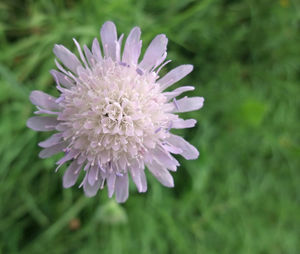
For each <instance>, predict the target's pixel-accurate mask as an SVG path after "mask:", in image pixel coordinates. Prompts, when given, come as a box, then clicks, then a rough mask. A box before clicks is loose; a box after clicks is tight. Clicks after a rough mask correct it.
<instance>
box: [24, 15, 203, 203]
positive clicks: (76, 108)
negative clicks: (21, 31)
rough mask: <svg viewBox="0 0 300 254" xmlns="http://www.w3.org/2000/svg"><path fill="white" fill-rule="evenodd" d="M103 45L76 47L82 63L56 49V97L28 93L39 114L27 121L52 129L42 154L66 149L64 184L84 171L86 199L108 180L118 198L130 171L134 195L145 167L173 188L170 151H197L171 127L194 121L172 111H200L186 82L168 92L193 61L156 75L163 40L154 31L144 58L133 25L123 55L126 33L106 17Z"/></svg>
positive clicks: (142, 188)
mask: <svg viewBox="0 0 300 254" xmlns="http://www.w3.org/2000/svg"><path fill="white" fill-rule="evenodd" d="M100 35H101V41H102V50H101V49H100V45H99V42H98V40H97V39H96V38H95V39H94V41H93V45H92V49H91V50H90V49H89V48H88V47H87V46H86V45H84V46H83V48H81V47H80V45H79V44H78V42H77V41H76V40H75V39H74V42H75V44H76V46H77V49H78V53H79V56H80V60H79V59H78V58H77V56H76V55H74V54H73V53H72V52H70V51H69V50H68V49H67V48H65V47H64V46H62V45H55V46H54V49H53V51H54V54H55V55H56V57H57V58H58V59H59V60H60V62H61V63H62V64H63V65H61V64H60V63H59V62H57V61H55V63H56V66H57V69H58V70H52V71H51V74H52V76H53V77H54V79H55V81H56V84H57V89H58V90H59V92H60V93H61V95H60V97H59V98H55V97H53V96H51V95H48V94H46V93H44V92H41V91H33V92H32V93H31V95H30V100H31V102H32V103H33V104H34V105H36V107H37V109H38V111H36V112H35V113H36V114H42V115H44V114H47V115H48V116H34V117H31V118H30V119H29V120H28V121H27V126H28V127H29V128H31V129H33V130H36V131H55V133H54V134H53V135H52V136H51V137H50V138H48V139H47V140H45V141H43V142H40V143H39V146H41V147H42V148H43V150H42V151H41V152H40V154H39V156H40V157H41V158H47V157H50V156H52V155H54V154H57V153H60V152H64V157H62V158H61V159H60V160H59V161H58V162H57V165H58V167H57V169H58V168H59V167H61V166H62V165H63V164H64V163H66V162H70V165H69V166H68V168H67V170H66V171H65V173H64V177H63V186H64V187H65V188H69V187H71V186H73V185H74V184H75V183H76V181H77V178H78V177H79V174H80V173H81V172H82V171H83V172H84V178H83V181H82V182H81V184H80V187H81V186H83V189H84V192H85V194H86V196H88V197H91V196H94V195H96V193H97V191H98V189H102V188H103V187H104V184H105V182H106V184H107V188H108V195H109V197H112V195H113V194H114V193H115V195H116V200H117V201H118V202H125V201H126V200H127V198H128V175H129V174H130V175H131V177H132V180H133V181H134V183H135V185H136V187H137V189H138V191H139V192H146V190H147V181H146V177H145V172H144V170H145V166H146V167H147V168H148V170H149V171H150V172H151V173H152V174H153V175H154V176H155V177H156V178H157V179H158V181H160V182H161V183H162V184H163V185H164V186H166V187H173V186H174V182H173V178H172V176H171V174H170V172H169V171H176V168H177V166H179V163H178V161H177V160H176V159H175V158H174V157H173V156H172V155H171V154H180V155H182V156H183V157H184V158H186V159H188V160H192V159H196V158H197V157H198V156H199V152H198V151H197V149H196V148H195V147H194V146H192V145H191V144H189V143H188V142H187V141H185V140H184V139H183V138H182V137H180V136H177V135H174V134H172V133H170V129H172V128H173V129H183V128H191V127H194V126H195V124H196V120H194V119H188V120H183V119H181V118H179V116H178V115H176V113H179V112H187V111H193V110H198V109H200V108H201V107H202V106H203V102H204V99H203V98H202V97H191V98H188V97H183V98H181V99H177V100H176V99H175V97H177V96H179V95H180V94H181V93H183V92H186V91H191V90H194V87H192V86H183V87H180V88H177V89H175V90H173V91H171V92H164V90H165V89H167V88H168V87H170V86H171V85H173V84H174V83H175V82H177V81H179V80H180V79H182V78H184V77H185V76H186V75H188V74H189V73H190V72H191V71H192V69H193V66H192V65H181V66H178V67H176V68H175V69H173V70H171V71H170V72H169V73H167V74H166V75H165V76H164V77H162V78H160V77H159V75H158V73H159V71H160V69H161V68H162V67H163V66H164V65H165V64H167V63H168V62H169V61H165V59H166V56H167V52H166V50H167V42H168V39H167V38H166V36H165V35H164V34H160V35H157V36H156V37H155V38H154V39H153V41H152V42H151V43H150V45H149V46H148V48H147V50H146V52H145V54H144V56H143V58H142V60H141V61H138V59H139V57H140V53H141V47H142V41H141V40H140V36H141V31H140V28H138V27H135V28H133V29H132V30H131V32H130V34H129V36H128V37H127V39H126V42H125V46H124V50H123V54H121V48H122V39H123V35H121V36H120V37H119V38H118V37H117V31H116V27H115V25H114V23H112V22H110V21H108V22H106V23H105V24H104V25H103V27H102V29H101V31H100Z"/></svg>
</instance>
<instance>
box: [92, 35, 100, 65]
mask: <svg viewBox="0 0 300 254" xmlns="http://www.w3.org/2000/svg"><path fill="white" fill-rule="evenodd" d="M92 53H93V56H94V57H95V59H96V60H97V61H98V62H99V61H101V60H102V54H101V49H100V45H99V41H98V40H97V38H95V39H94V40H93V45H92Z"/></svg>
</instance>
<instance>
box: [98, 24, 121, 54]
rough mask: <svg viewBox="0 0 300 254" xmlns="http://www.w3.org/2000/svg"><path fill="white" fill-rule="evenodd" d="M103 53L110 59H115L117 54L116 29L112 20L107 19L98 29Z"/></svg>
mask: <svg viewBox="0 0 300 254" xmlns="http://www.w3.org/2000/svg"><path fill="white" fill-rule="evenodd" d="M100 35H101V40H102V45H103V50H104V55H105V56H106V57H107V58H109V57H110V58H111V59H112V60H116V54H117V47H116V45H117V41H118V38H117V29H116V26H115V24H114V23H113V22H111V21H107V22H105V23H104V25H103V26H102V28H101V31H100Z"/></svg>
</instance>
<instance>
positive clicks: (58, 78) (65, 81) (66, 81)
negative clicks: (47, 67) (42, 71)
mask: <svg viewBox="0 0 300 254" xmlns="http://www.w3.org/2000/svg"><path fill="white" fill-rule="evenodd" d="M50 73H51V75H52V76H53V78H54V80H55V82H56V84H57V85H62V86H64V87H66V88H71V87H72V86H74V85H75V84H74V82H73V81H72V80H71V79H70V78H69V77H68V76H66V75H65V74H63V73H61V72H59V71H56V70H51V71H50Z"/></svg>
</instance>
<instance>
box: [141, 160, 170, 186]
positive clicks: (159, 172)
mask: <svg viewBox="0 0 300 254" xmlns="http://www.w3.org/2000/svg"><path fill="white" fill-rule="evenodd" d="M146 165H147V167H148V169H149V171H150V172H151V173H152V174H153V175H154V176H155V178H156V179H157V180H158V181H159V182H160V183H161V184H162V185H164V186H166V187H170V188H171V187H174V180H173V177H172V175H171V174H170V173H169V171H168V170H167V169H166V168H165V167H164V166H162V165H161V164H159V163H158V162H156V161H155V160H153V161H152V162H147V163H146Z"/></svg>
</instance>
